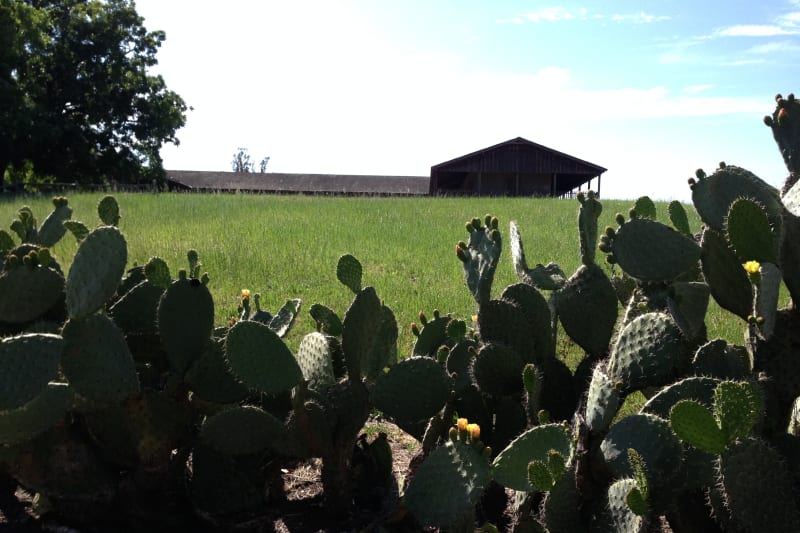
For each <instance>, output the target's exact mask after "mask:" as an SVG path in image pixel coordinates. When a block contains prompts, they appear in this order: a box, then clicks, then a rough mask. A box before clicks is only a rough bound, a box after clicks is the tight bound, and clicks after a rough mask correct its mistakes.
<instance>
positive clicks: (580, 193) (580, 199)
mask: <svg viewBox="0 0 800 533" xmlns="http://www.w3.org/2000/svg"><path fill="white" fill-rule="evenodd" d="M576 198H577V199H578V201H579V202H580V203H583V202H585V201H586V195H584V194H583V191H581V192H579V193H578V194H577V196H576Z"/></svg>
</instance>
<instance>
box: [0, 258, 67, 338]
mask: <svg viewBox="0 0 800 533" xmlns="http://www.w3.org/2000/svg"><path fill="white" fill-rule="evenodd" d="M11 253H12V254H13V253H14V252H13V251H12V252H11ZM63 297H64V276H63V275H62V274H61V273H60V272H58V271H57V270H55V269H53V268H49V267H43V266H35V267H33V268H27V267H25V266H17V267H15V268H10V269H8V268H6V269H5V270H3V269H2V268H0V322H8V323H10V324H23V323H25V322H30V321H31V320H34V319H36V318H38V317H40V316H42V315H43V314H45V313H46V312H47V311H48V310H50V309H52V308H53V307H55V306H56V305H58V304H59V302H61V300H62V298H63Z"/></svg>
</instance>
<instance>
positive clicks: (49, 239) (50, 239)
mask: <svg viewBox="0 0 800 533" xmlns="http://www.w3.org/2000/svg"><path fill="white" fill-rule="evenodd" d="M70 217H72V208H70V207H69V206H68V205H66V204H64V205H59V206H57V207H56V208H55V209H53V212H52V213H50V214H49V215H47V218H45V219H44V222H42V225H41V226H40V227H39V235H38V236H37V238H36V241H37V242H38V243H39V244H41V245H42V246H46V247H48V248H49V247H51V246H54V245H55V244H56V243H57V242H58V241H59V240H61V237H63V236H64V234H65V233H66V232H67V228H65V227H64V222H65V221H66V220H69V219H70Z"/></svg>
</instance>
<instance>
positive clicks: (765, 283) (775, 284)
mask: <svg viewBox="0 0 800 533" xmlns="http://www.w3.org/2000/svg"><path fill="white" fill-rule="evenodd" d="M759 274H760V277H761V280H760V282H759V284H758V286H756V287H755V288H754V291H755V299H754V309H753V316H756V317H758V318H759V319H761V320H759V323H758V329H759V331H760V332H761V335H763V336H764V338H766V339H769V338H770V337H771V336H772V333H773V331H774V330H775V320H776V318H777V309H778V300H779V298H780V292H781V282H782V281H783V280H782V273H781V270H780V269H779V268H778V267H777V266H775V265H774V264H772V263H761V268H760V269H759Z"/></svg>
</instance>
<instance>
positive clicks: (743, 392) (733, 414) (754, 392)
mask: <svg viewBox="0 0 800 533" xmlns="http://www.w3.org/2000/svg"><path fill="white" fill-rule="evenodd" d="M762 410H763V401H762V399H761V394H760V392H759V390H758V388H757V387H756V386H755V385H753V384H752V383H749V382H746V381H741V382H734V381H723V382H722V383H720V384H719V385H717V388H716V390H715V391H714V416H715V418H716V420H717V423H718V424H719V427H720V429H721V430H722V432H723V434H724V435H725V439H726V440H727V441H728V442H732V441H734V440H736V439H742V438H744V437H746V436H747V435H748V434H749V433H750V431H751V430H752V429H753V426H754V425H755V424H756V422H758V419H759V417H760V416H761V413H762Z"/></svg>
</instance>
